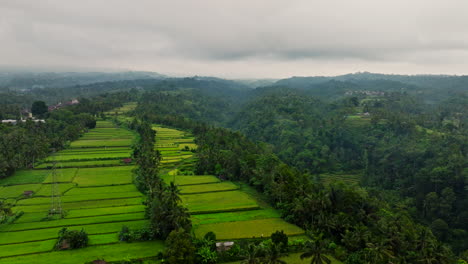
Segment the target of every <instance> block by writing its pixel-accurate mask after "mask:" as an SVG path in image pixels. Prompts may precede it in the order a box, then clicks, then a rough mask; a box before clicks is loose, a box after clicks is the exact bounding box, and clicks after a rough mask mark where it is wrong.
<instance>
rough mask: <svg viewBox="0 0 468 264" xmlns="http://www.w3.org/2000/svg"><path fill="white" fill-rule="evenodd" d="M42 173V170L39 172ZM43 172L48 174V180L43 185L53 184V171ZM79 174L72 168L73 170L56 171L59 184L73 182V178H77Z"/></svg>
mask: <svg viewBox="0 0 468 264" xmlns="http://www.w3.org/2000/svg"><path fill="white" fill-rule="evenodd" d="M39 171H41V170H39ZM42 171H43V172H48V175H47V178H46V179H45V180H44V182H43V183H51V182H53V178H54V177H53V175H52V173H51V171H47V170H45V171H44V170H42ZM76 172H77V169H75V168H71V169H57V170H56V180H57V182H71V181H72V180H73V177H75V175H76Z"/></svg>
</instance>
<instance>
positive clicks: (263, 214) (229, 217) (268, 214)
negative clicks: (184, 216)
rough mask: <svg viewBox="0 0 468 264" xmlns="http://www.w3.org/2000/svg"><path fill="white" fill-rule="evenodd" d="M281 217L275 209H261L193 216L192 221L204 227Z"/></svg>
mask: <svg viewBox="0 0 468 264" xmlns="http://www.w3.org/2000/svg"><path fill="white" fill-rule="evenodd" d="M279 217H280V213H279V212H278V211H276V210H274V209H260V210H251V211H242V212H229V213H216V214H199V215H193V216H192V221H193V223H194V225H204V224H215V223H224V222H235V221H248V220H256V219H265V218H279Z"/></svg>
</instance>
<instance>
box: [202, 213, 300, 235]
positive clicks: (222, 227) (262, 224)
mask: <svg viewBox="0 0 468 264" xmlns="http://www.w3.org/2000/svg"><path fill="white" fill-rule="evenodd" d="M277 230H283V231H284V233H286V234H287V235H288V236H293V235H301V234H304V230H302V229H301V228H299V227H297V226H296V225H293V224H290V223H287V222H286V221H284V220H283V219H281V218H268V219H259V220H250V221H237V222H225V223H216V224H206V225H199V226H198V227H197V228H196V229H195V235H196V236H197V237H202V236H204V235H205V234H206V233H207V232H210V231H212V232H214V233H215V234H216V238H217V239H218V240H226V239H243V238H254V237H256V238H259V237H265V238H266V237H270V235H271V234H272V233H274V232H275V231H277Z"/></svg>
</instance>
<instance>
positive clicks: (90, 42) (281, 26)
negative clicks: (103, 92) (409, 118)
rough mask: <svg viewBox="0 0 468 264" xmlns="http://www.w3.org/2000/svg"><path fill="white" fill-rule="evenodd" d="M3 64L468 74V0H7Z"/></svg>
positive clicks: (1, 10) (252, 73) (270, 73)
mask: <svg viewBox="0 0 468 264" xmlns="http://www.w3.org/2000/svg"><path fill="white" fill-rule="evenodd" d="M0 65H10V66H27V67H35V68H41V67H43V68H44V69H51V68H52V69H53V68H56V69H63V70H65V69H66V70H69V69H72V70H73V69H87V68H101V69H116V70H120V69H123V70H145V71H156V72H161V73H166V74H172V75H211V76H220V77H228V78H265V77H271V78H281V77H288V76H306V75H336V74H343V73H349V72H357V71H371V72H382V73H407V74H416V73H444V74H468V1H467V0H439V1H435V0H386V1H382V0H323V1H317V0H304V1H302V0H300V1H294V0H262V1H257V0H233V1H224V0H196V1H195V0H193V1H192V0H165V1H162V0H79V1H77V0H0Z"/></svg>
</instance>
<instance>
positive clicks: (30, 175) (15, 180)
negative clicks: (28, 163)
mask: <svg viewBox="0 0 468 264" xmlns="http://www.w3.org/2000/svg"><path fill="white" fill-rule="evenodd" d="M48 174H49V171H41V170H20V171H17V172H16V173H15V174H14V175H12V176H10V177H7V178H4V179H0V185H15V184H26V183H41V182H43V181H44V179H45V178H46V177H47V175H48Z"/></svg>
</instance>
